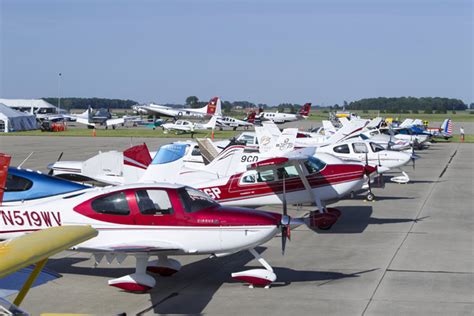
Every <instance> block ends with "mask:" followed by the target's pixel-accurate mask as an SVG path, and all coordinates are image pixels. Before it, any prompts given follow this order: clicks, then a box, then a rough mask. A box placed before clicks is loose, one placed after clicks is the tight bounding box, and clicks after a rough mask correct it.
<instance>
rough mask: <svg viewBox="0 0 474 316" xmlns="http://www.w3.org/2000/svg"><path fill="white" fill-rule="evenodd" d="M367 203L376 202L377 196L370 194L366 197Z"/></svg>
mask: <svg viewBox="0 0 474 316" xmlns="http://www.w3.org/2000/svg"><path fill="white" fill-rule="evenodd" d="M366 199H367V201H373V200H375V195H374V194H373V193H368V194H367V197H366Z"/></svg>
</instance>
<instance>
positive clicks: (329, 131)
mask: <svg viewBox="0 0 474 316" xmlns="http://www.w3.org/2000/svg"><path fill="white" fill-rule="evenodd" d="M323 128H324V133H325V135H326V136H328V135H334V134H335V133H336V128H335V127H334V125H333V124H332V123H331V121H328V120H323Z"/></svg>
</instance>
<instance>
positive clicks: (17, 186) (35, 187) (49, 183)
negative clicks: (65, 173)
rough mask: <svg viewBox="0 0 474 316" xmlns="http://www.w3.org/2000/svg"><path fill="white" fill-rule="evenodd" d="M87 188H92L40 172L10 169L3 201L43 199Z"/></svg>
mask: <svg viewBox="0 0 474 316" xmlns="http://www.w3.org/2000/svg"><path fill="white" fill-rule="evenodd" d="M87 188H90V186H86V185H82V184H79V183H75V182H71V181H67V180H63V179H59V178H56V177H52V176H49V175H47V174H44V173H41V172H39V171H32V170H26V169H18V168H15V167H9V168H8V176H7V182H6V185H5V190H4V196H3V201H4V202H21V201H28V200H36V199H43V198H48V197H52V196H56V195H61V194H65V193H70V192H75V191H79V190H84V189H87Z"/></svg>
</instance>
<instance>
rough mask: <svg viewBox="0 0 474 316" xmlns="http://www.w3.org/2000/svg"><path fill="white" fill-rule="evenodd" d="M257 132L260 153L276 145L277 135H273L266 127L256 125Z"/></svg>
mask: <svg viewBox="0 0 474 316" xmlns="http://www.w3.org/2000/svg"><path fill="white" fill-rule="evenodd" d="M255 134H257V139H258V144H259V145H258V150H259V151H260V153H266V152H269V151H271V150H272V149H273V148H274V147H275V142H276V137H273V135H272V134H271V133H270V131H269V130H268V129H266V128H265V127H263V126H255Z"/></svg>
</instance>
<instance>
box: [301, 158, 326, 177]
mask: <svg viewBox="0 0 474 316" xmlns="http://www.w3.org/2000/svg"><path fill="white" fill-rule="evenodd" d="M304 165H305V166H306V169H308V172H309V173H310V174H311V173H316V172H319V171H321V170H323V169H324V167H326V163H324V162H323V161H321V160H319V159H318V158H315V157H312V156H311V157H308V160H306V161H305V163H304Z"/></svg>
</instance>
